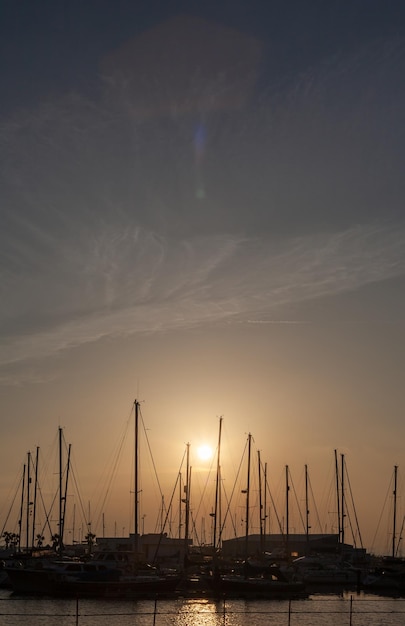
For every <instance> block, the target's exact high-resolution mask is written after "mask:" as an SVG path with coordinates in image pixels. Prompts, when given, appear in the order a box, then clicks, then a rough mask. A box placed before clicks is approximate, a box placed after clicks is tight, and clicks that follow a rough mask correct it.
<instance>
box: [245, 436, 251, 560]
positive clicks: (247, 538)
mask: <svg viewBox="0 0 405 626" xmlns="http://www.w3.org/2000/svg"><path fill="white" fill-rule="evenodd" d="M251 449H252V435H251V434H250V433H249V435H248V465H247V485H246V513H245V516H246V520H245V559H246V560H247V558H248V555H249V504H250V503H249V495H250V456H251Z"/></svg>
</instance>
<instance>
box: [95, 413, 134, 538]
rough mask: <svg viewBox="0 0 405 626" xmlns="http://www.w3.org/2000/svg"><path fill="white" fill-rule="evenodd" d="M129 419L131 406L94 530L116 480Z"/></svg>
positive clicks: (113, 459)
mask: <svg viewBox="0 0 405 626" xmlns="http://www.w3.org/2000/svg"><path fill="white" fill-rule="evenodd" d="M131 417H132V405H131V410H130V413H129V415H128V417H127V421H126V424H125V428H124V430H123V433H122V436H121V439H120V441H119V442H118V446H117V451H116V453H115V456H113V458H112V469H111V472H110V475H109V479H108V482H107V488H106V490H105V493H104V498H103V499H102V500H101V505H100V510H99V513H98V514H97V516H96V526H95V527H96V528H97V527H98V525H99V523H100V519H101V516H102V514H103V510H104V508H105V505H106V502H107V499H108V497H109V495H110V492H111V486H112V484H113V482H114V480H115V478H116V475H117V469H118V465H119V462H120V460H121V456H122V450H123V447H124V442H125V439H126V435H127V432H128V429H129V424H130V421H131ZM99 504H100V500H99V501H98V502H97V504H96V511H97V510H98V506H99Z"/></svg>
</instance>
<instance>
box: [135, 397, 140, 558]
mask: <svg viewBox="0 0 405 626" xmlns="http://www.w3.org/2000/svg"><path fill="white" fill-rule="evenodd" d="M134 409H135V443H134V446H135V464H134V549H135V555H137V554H138V548H139V546H138V532H139V510H138V488H139V474H138V471H139V402H138V401H137V400H135V402H134Z"/></svg>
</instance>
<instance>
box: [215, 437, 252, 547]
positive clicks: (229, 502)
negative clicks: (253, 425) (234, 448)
mask: <svg viewBox="0 0 405 626" xmlns="http://www.w3.org/2000/svg"><path fill="white" fill-rule="evenodd" d="M247 447H248V440H246V442H245V447H244V450H243V453H242V456H241V459H240V463H239V467H238V471H237V473H236V477H235V480H234V483H233V487H232V491H231V497H230V499H229V500H228V498H226V500H227V504H228V506H227V508H226V511H225V516H224V519H223V522H222V527H221V533H220V534H221V535H222V531H223V530H224V528H225V524H226V520H227V517H228V515H230V517H231V520H232V515H231V514H230V507H231V504H232V499H233V496H234V493H235V489H236V483H237V481H238V478H239V474H240V472H241V469H242V464H243V460H244V458H245V455H246V451H247ZM232 527H233V530H234V536H235V537H237V534H236V526H235V523H234V521H233V520H232Z"/></svg>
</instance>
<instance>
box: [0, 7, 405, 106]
mask: <svg viewBox="0 0 405 626" xmlns="http://www.w3.org/2000/svg"><path fill="white" fill-rule="evenodd" d="M179 13H187V14H190V15H195V16H200V17H205V18H208V19H211V20H214V21H217V22H219V23H221V24H223V25H227V26H230V27H232V28H235V29H238V30H241V31H243V32H245V33H249V34H252V35H254V36H256V37H258V38H260V39H261V40H262V41H264V42H265V43H266V44H267V57H266V60H267V69H268V71H269V72H271V75H274V73H276V74H278V75H280V74H286V75H288V74H289V72H294V73H295V72H297V71H298V72H299V71H300V70H303V69H305V68H306V67H307V66H308V65H311V64H313V63H316V62H318V61H319V60H320V59H322V58H324V57H328V56H330V55H331V54H334V53H336V52H341V51H342V50H347V49H350V48H352V47H353V46H358V45H360V44H361V43H362V42H369V41H370V40H373V39H375V38H384V37H390V38H391V37H393V36H394V37H395V35H398V34H400V32H402V33H403V32H404V17H405V7H404V4H403V3H402V2H398V0H329V1H327V2H326V1H325V0H307V1H303V0H283V1H280V0H277V1H275V0H269V1H268V2H266V1H263V0H232V1H231V0H229V1H226V0H222V1H219V2H218V1H212V0H211V1H209V0H207V1H201V0H176V1H174V2H169V1H167V0H148V1H134V0H116V1H112V0H87V1H86V2H82V1H80V0H70V1H67V0H38V1H36V2H32V0H3V2H2V10H1V14H0V41H1V43H0V46H1V56H0V72H1V76H2V98H1V103H2V104H1V106H2V110H3V111H10V110H13V109H14V108H15V107H18V108H20V107H21V106H23V107H24V106H27V105H28V106H29V105H30V104H33V103H35V102H36V101H37V100H39V99H41V98H43V97H44V96H46V95H51V96H55V95H58V94H59V93H60V92H64V91H66V90H72V89H73V90H78V91H80V92H81V93H83V92H87V93H89V94H91V93H92V91H93V89H94V88H95V81H96V76H97V72H98V70H99V62H100V59H101V58H102V57H103V55H105V54H106V53H108V52H109V51H111V50H114V49H115V48H116V47H117V46H119V45H120V44H122V43H123V42H124V41H126V40H128V39H131V38H132V37H134V36H136V35H137V34H138V33H140V32H142V31H144V30H145V29H148V28H150V27H152V26H153V25H155V24H157V23H158V22H160V21H162V20H164V19H166V18H169V17H171V16H174V15H177V14H179Z"/></svg>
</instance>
